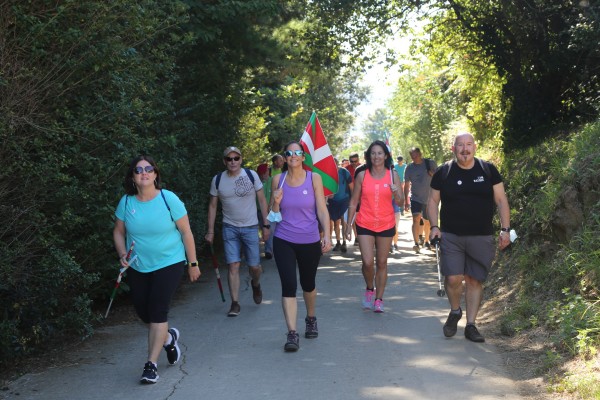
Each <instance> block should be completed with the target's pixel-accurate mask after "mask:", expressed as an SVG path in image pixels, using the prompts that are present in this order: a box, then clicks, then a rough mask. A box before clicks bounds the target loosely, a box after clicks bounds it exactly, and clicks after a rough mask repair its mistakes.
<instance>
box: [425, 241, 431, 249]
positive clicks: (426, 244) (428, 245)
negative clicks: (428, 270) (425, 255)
mask: <svg viewBox="0 0 600 400" xmlns="http://www.w3.org/2000/svg"><path fill="white" fill-rule="evenodd" d="M425 248H426V249H427V250H431V245H430V244H429V242H425Z"/></svg>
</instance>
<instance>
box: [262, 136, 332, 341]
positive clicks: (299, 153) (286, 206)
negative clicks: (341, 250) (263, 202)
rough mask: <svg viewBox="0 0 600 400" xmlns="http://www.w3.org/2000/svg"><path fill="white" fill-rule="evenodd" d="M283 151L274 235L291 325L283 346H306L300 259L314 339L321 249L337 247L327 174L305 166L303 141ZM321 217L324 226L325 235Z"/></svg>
mask: <svg viewBox="0 0 600 400" xmlns="http://www.w3.org/2000/svg"><path fill="white" fill-rule="evenodd" d="M283 154H284V157H285V161H286V164H285V165H284V166H283V172H282V173H281V174H279V175H275V176H274V177H273V182H272V186H271V211H272V212H273V213H275V214H277V213H281V214H280V216H281V221H280V222H279V223H278V224H277V228H276V230H275V233H274V237H273V255H274V257H275V263H276V264H277V270H278V271H279V279H280V280H281V296H282V306H283V315H284V317H285V322H286V324H287V329H288V334H287V341H286V343H285V345H284V347H283V348H284V350H285V351H296V350H298V348H299V347H300V339H299V335H298V333H297V332H296V319H297V314H298V302H297V300H296V289H297V286H298V283H297V280H296V264H297V265H298V272H299V275H300V286H301V287H302V291H303V295H304V303H305V304H306V318H305V319H304V321H305V322H306V332H305V333H304V337H305V338H307V339H314V338H316V337H317V336H318V335H319V330H318V329H317V317H316V313H315V311H316V310H315V307H316V300H317V289H316V283H315V278H316V276H317V267H318V266H319V260H320V259H321V254H322V253H325V252H327V251H329V250H331V233H330V231H329V229H330V225H329V213H328V212H327V206H326V204H325V195H324V193H323V181H322V179H321V176H320V175H317V174H313V173H312V172H309V171H306V170H305V169H304V166H303V164H304V150H303V149H302V146H301V145H300V143H298V142H290V143H288V144H287V145H286V146H285V149H284V152H283ZM319 223H320V224H321V226H322V227H323V234H324V235H323V239H322V240H321V239H320V235H319Z"/></svg>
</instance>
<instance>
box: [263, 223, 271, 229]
mask: <svg viewBox="0 0 600 400" xmlns="http://www.w3.org/2000/svg"><path fill="white" fill-rule="evenodd" d="M263 228H267V229H271V224H263Z"/></svg>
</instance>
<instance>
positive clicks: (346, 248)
mask: <svg viewBox="0 0 600 400" xmlns="http://www.w3.org/2000/svg"><path fill="white" fill-rule="evenodd" d="M340 250H341V251H342V253H345V252H347V251H348V247H346V242H344V243H342V246H341V247H340Z"/></svg>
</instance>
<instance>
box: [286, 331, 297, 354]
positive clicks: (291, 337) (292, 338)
mask: <svg viewBox="0 0 600 400" xmlns="http://www.w3.org/2000/svg"><path fill="white" fill-rule="evenodd" d="M299 348H300V336H299V335H298V333H297V332H296V331H289V332H288V334H287V341H286V342H285V345H284V346H283V349H284V350H285V351H298V349H299Z"/></svg>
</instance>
